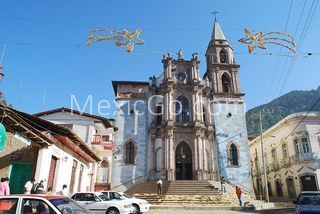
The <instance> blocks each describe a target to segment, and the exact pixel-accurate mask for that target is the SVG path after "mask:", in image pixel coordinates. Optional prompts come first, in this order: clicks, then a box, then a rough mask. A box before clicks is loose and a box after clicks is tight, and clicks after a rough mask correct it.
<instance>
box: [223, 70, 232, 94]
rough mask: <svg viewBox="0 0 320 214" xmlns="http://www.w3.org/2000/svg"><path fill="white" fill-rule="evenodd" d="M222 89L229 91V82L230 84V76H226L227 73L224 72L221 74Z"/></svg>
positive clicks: (225, 91)
mask: <svg viewBox="0 0 320 214" xmlns="http://www.w3.org/2000/svg"><path fill="white" fill-rule="evenodd" d="M221 80H222V91H223V92H224V93H229V92H230V91H231V84H230V78H229V76H228V74H226V73H224V74H223V75H222V78H221Z"/></svg>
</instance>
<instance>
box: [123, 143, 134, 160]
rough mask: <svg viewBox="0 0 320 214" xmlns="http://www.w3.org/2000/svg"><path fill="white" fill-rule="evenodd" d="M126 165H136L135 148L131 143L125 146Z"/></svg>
mask: <svg viewBox="0 0 320 214" xmlns="http://www.w3.org/2000/svg"><path fill="white" fill-rule="evenodd" d="M124 150H125V163H126V164H134V156H135V148H134V143H133V142H131V141H129V142H128V143H126V145H125V149H124Z"/></svg>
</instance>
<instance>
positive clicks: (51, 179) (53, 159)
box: [47, 156, 58, 188]
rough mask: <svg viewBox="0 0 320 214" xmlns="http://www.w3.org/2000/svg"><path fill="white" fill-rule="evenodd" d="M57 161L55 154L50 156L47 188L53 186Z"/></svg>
mask: <svg viewBox="0 0 320 214" xmlns="http://www.w3.org/2000/svg"><path fill="white" fill-rule="evenodd" d="M57 162H58V158H56V157H55V156H51V163H50V169H49V176H48V185H47V186H48V188H49V187H51V188H53V183H54V179H55V174H56V168H57Z"/></svg>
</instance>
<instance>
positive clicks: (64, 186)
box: [57, 184, 69, 196]
mask: <svg viewBox="0 0 320 214" xmlns="http://www.w3.org/2000/svg"><path fill="white" fill-rule="evenodd" d="M57 194H58V195H62V196H68V195H69V191H68V186H67V185H66V184H64V185H63V186H62V190H61V191H59V192H57Z"/></svg>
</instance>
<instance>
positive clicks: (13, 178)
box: [9, 162, 33, 194]
mask: <svg viewBox="0 0 320 214" xmlns="http://www.w3.org/2000/svg"><path fill="white" fill-rule="evenodd" d="M32 169H33V166H32V163H31V162H15V163H13V164H12V165H11V173H10V181H9V186H10V193H11V194H22V193H24V191H25V190H24V185H25V184H26V182H27V181H30V180H31V176H32Z"/></svg>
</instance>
